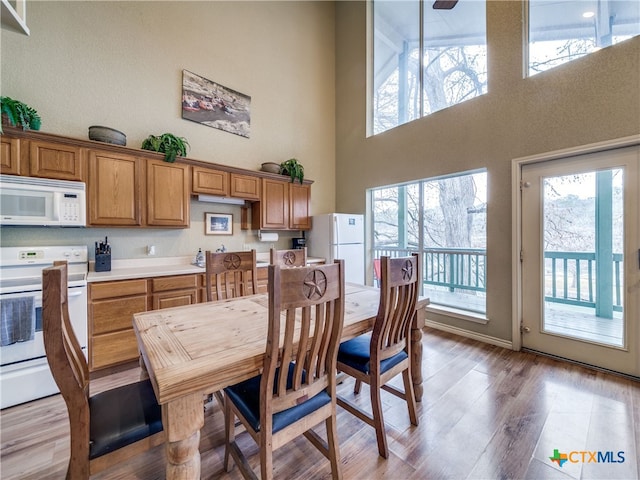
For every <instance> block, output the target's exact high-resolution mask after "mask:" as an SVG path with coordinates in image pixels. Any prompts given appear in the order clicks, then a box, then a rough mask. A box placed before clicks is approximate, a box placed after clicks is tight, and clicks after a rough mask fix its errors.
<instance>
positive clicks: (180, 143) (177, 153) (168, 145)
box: [141, 133, 189, 163]
mask: <svg viewBox="0 0 640 480" xmlns="http://www.w3.org/2000/svg"><path fill="white" fill-rule="evenodd" d="M188 147H189V142H187V139H186V138H183V137H177V136H175V135H174V134H172V133H163V134H162V135H149V136H148V137H147V138H145V139H144V141H143V142H142V147H141V148H142V149H143V150H151V151H153V152H160V153H164V160H165V161H166V162H170V163H173V162H175V161H176V157H185V156H186V155H187V148H188Z"/></svg>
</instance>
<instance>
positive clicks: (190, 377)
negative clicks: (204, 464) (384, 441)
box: [133, 284, 429, 480]
mask: <svg viewBox="0 0 640 480" xmlns="http://www.w3.org/2000/svg"><path fill="white" fill-rule="evenodd" d="M379 297H380V291H379V290H378V289H377V288H373V287H367V286H364V285H355V284H346V286H345V315H344V327H343V332H342V339H343V340H348V339H350V338H353V337H356V336H358V335H360V334H362V333H366V332H368V331H370V330H372V328H373V322H374V320H375V317H376V314H377V311H378V302H379ZM428 303H429V300H428V299H427V298H420V299H419V300H418V304H417V308H416V314H415V317H414V321H413V322H412V332H411V345H412V375H413V384H414V390H415V396H416V400H417V401H420V400H421V399H422V369H421V364H422V343H421V338H422V327H423V326H424V311H425V309H424V307H425V306H426V305H427V304H428ZM268 305H269V298H268V295H267V294H257V295H250V296H246V297H238V298H234V299H229V300H221V301H217V302H207V303H199V304H195V305H187V306H181V307H173V308H166V309H162V310H153V311H149V312H143V313H136V314H135V315H134V316H133V328H134V330H135V333H136V336H137V339H138V346H139V347H140V352H141V362H140V364H141V366H142V367H143V370H144V371H145V373H144V374H145V375H146V374H148V376H149V378H150V379H151V382H152V384H153V388H154V390H155V394H156V398H157V400H158V403H159V404H160V405H161V406H162V421H163V425H164V430H165V434H166V460H167V467H166V478H167V480H177V479H181V480H187V479H199V478H200V452H199V445H200V429H201V428H202V427H203V425H204V408H203V398H204V397H205V395H207V394H210V393H212V392H216V391H218V390H221V389H223V388H225V387H227V386H230V385H234V384H236V383H238V382H241V381H243V380H246V379H248V378H251V377H253V376H255V375H258V374H259V373H260V371H261V368H262V364H263V360H264V353H265V348H266V346H265V341H266V337H267V322H268Z"/></svg>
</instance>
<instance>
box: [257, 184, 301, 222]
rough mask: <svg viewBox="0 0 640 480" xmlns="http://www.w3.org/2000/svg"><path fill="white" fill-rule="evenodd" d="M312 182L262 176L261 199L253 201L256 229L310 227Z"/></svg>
mask: <svg viewBox="0 0 640 480" xmlns="http://www.w3.org/2000/svg"><path fill="white" fill-rule="evenodd" d="M310 198H311V185H309V184H300V183H292V182H287V181H279V180H272V179H270V178H263V179H262V194H261V196H260V201H259V202H255V203H253V204H252V208H251V223H252V228H253V229H254V230H309V229H310V228H311V218H310V216H309V203H310Z"/></svg>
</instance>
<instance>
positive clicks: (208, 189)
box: [191, 167, 229, 197]
mask: <svg viewBox="0 0 640 480" xmlns="http://www.w3.org/2000/svg"><path fill="white" fill-rule="evenodd" d="M191 176H192V184H191V191H192V192H193V193H196V194H197V193H202V194H205V195H217V196H221V197H226V196H228V195H229V172H223V171H222V170H214V169H213V168H204V167H193V168H192V169H191Z"/></svg>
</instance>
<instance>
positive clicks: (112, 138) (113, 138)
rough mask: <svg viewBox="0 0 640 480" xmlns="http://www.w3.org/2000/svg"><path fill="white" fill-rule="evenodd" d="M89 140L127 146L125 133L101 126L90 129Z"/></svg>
mask: <svg viewBox="0 0 640 480" xmlns="http://www.w3.org/2000/svg"><path fill="white" fill-rule="evenodd" d="M89 140H96V141H98V142H104V143H113V144H115V145H126V144H127V136H126V135H125V134H124V133H122V132H121V131H119V130H116V129H114V128H109V127H101V126H99V125H93V126H91V127H89Z"/></svg>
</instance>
